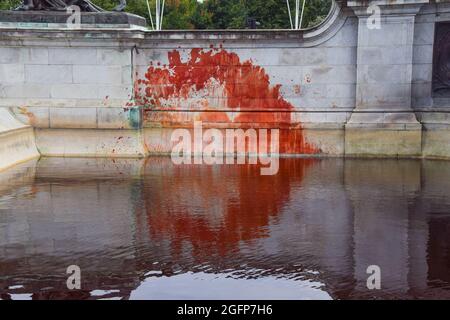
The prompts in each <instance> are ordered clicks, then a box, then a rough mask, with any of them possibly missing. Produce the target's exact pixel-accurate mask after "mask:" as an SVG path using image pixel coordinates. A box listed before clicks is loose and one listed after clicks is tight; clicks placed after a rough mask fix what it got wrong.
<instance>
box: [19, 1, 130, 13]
mask: <svg viewBox="0 0 450 320" xmlns="http://www.w3.org/2000/svg"><path fill="white" fill-rule="evenodd" d="M119 1H120V3H119V5H118V6H117V7H115V8H114V11H123V10H124V9H125V7H126V5H127V3H126V0H119ZM71 5H76V6H79V7H80V9H81V11H83V12H100V11H104V10H103V9H102V8H100V7H99V6H97V5H95V4H94V3H92V2H91V1H90V0H23V2H22V4H21V5H20V6H19V7H18V8H17V9H16V10H24V11H28V10H48V11H65V10H66V8H67V7H68V6H71Z"/></svg>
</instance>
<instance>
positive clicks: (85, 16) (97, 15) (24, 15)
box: [0, 11, 147, 27]
mask: <svg viewBox="0 0 450 320" xmlns="http://www.w3.org/2000/svg"><path fill="white" fill-rule="evenodd" d="M70 16H71V13H67V12H56V11H0V24H1V23H18V24H25V23H33V24H66V23H67V21H68V18H69V17H70ZM81 24H82V25H111V26H114V25H117V26H120V25H122V26H129V27H131V26H139V27H145V26H146V25H147V23H146V21H145V18H143V17H140V16H137V15H134V14H130V13H125V12H82V13H81Z"/></svg>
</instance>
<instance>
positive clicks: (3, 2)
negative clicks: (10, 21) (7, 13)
mask: <svg viewBox="0 0 450 320" xmlns="http://www.w3.org/2000/svg"><path fill="white" fill-rule="evenodd" d="M20 2H21V1H20V0H0V10H10V9H14V8H17V7H18V6H19V5H20Z"/></svg>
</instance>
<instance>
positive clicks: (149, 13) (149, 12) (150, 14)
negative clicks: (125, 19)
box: [147, 0, 155, 30]
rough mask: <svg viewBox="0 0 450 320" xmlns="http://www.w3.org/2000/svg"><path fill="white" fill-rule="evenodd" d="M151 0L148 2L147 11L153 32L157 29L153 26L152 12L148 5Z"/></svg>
mask: <svg viewBox="0 0 450 320" xmlns="http://www.w3.org/2000/svg"><path fill="white" fill-rule="evenodd" d="M149 1H150V0H147V9H148V15H149V16H150V23H151V26H152V30H155V27H154V26H153V18H152V11H151V10H150V4H149V3H148V2H149Z"/></svg>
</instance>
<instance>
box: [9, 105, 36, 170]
mask: <svg viewBox="0 0 450 320" xmlns="http://www.w3.org/2000/svg"><path fill="white" fill-rule="evenodd" d="M36 157H39V152H38V151H37V149H36V145H35V141H34V132H33V128H32V127H30V126H27V125H23V124H22V123H20V122H19V121H18V120H17V119H15V118H14V117H13V115H12V114H11V113H10V112H9V110H7V109H5V108H0V171H1V170H4V169H6V168H8V167H10V166H13V165H16V164H18V163H21V162H24V161H27V160H30V159H33V158H36Z"/></svg>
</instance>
